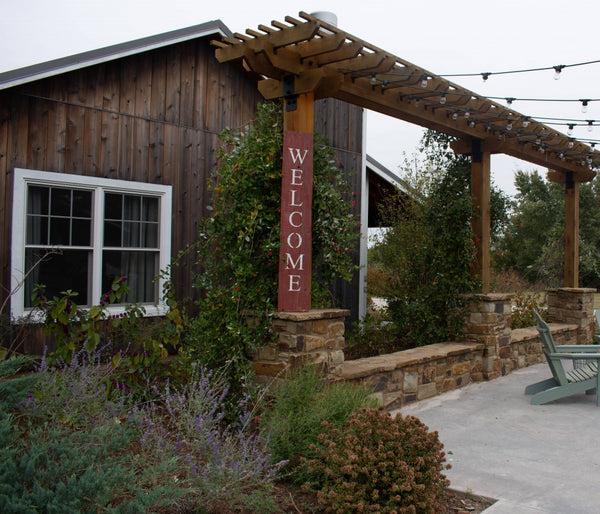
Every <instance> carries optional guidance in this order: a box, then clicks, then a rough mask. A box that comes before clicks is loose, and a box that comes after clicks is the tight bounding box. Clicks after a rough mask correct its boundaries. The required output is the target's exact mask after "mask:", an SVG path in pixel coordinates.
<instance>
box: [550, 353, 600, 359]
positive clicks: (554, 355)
mask: <svg viewBox="0 0 600 514" xmlns="http://www.w3.org/2000/svg"><path fill="white" fill-rule="evenodd" d="M546 355H547V356H548V358H549V359H561V360H563V359H565V360H566V359H581V360H600V353H581V352H577V353H574V352H569V353H566V352H565V353H563V352H556V353H547V354H546Z"/></svg>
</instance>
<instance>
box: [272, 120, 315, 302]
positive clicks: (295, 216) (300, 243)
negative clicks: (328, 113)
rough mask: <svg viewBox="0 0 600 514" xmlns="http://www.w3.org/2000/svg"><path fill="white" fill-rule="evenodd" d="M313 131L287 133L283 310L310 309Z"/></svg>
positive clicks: (281, 278)
mask: <svg viewBox="0 0 600 514" xmlns="http://www.w3.org/2000/svg"><path fill="white" fill-rule="evenodd" d="M312 182H313V135H312V134H309V133H306V132H292V131H285V132H284V133H283V170H282V174H281V248H280V250H279V291H278V293H279V294H278V310H279V311H280V312H282V311H287V312H304V311H308V310H310V281H311V270H312V255H311V249H312V241H311V231H312Z"/></svg>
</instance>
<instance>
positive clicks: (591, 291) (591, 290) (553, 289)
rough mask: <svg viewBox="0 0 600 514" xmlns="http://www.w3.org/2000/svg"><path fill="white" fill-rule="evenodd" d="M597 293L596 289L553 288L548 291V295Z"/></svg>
mask: <svg viewBox="0 0 600 514" xmlns="http://www.w3.org/2000/svg"><path fill="white" fill-rule="evenodd" d="M597 291H598V290H597V289H596V288H595V287H553V288H551V289H547V292H548V293H560V292H564V293H595V292H597Z"/></svg>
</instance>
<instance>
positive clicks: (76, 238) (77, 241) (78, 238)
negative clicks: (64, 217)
mask: <svg viewBox="0 0 600 514" xmlns="http://www.w3.org/2000/svg"><path fill="white" fill-rule="evenodd" d="M91 241H92V222H91V220H80V219H74V220H73V223H72V225H71V245H72V246H90V244H91Z"/></svg>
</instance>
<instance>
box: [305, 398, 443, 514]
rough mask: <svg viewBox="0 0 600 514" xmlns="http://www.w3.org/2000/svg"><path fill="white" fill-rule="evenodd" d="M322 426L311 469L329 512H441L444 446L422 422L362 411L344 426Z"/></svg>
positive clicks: (319, 495)
mask: <svg viewBox="0 0 600 514" xmlns="http://www.w3.org/2000/svg"><path fill="white" fill-rule="evenodd" d="M323 428H324V430H325V432H324V433H322V434H321V435H320V436H319V443H320V445H319V446H315V447H314V451H315V452H316V455H317V458H316V459H313V460H311V461H310V462H309V469H310V470H311V471H312V472H313V473H314V474H315V475H316V476H318V477H319V481H318V482H317V483H313V484H312V486H313V487H316V488H317V489H318V499H319V503H321V504H323V505H326V506H327V507H328V510H329V511H330V512H337V513H346V512H382V513H385V512H388V513H392V512H395V513H416V512H419V513H423V514H426V513H432V514H437V513H439V512H442V511H443V510H442V504H441V502H440V501H441V499H442V496H443V492H444V489H445V488H446V487H447V486H448V485H449V481H448V480H446V477H445V476H444V474H443V473H442V470H443V469H444V462H445V455H444V452H443V451H442V448H443V446H442V444H441V443H440V441H439V439H438V435H437V432H429V431H428V428H427V427H426V426H425V425H424V424H423V423H422V422H421V421H420V420H419V419H417V418H415V417H412V416H406V417H402V416H400V415H397V416H396V417H395V418H392V416H391V415H390V414H389V413H385V412H382V411H379V410H375V409H361V410H360V411H359V412H357V413H354V414H352V416H351V417H350V419H349V421H348V422H347V423H345V424H344V425H342V426H340V427H335V426H334V425H333V424H331V423H324V424H323Z"/></svg>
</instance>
